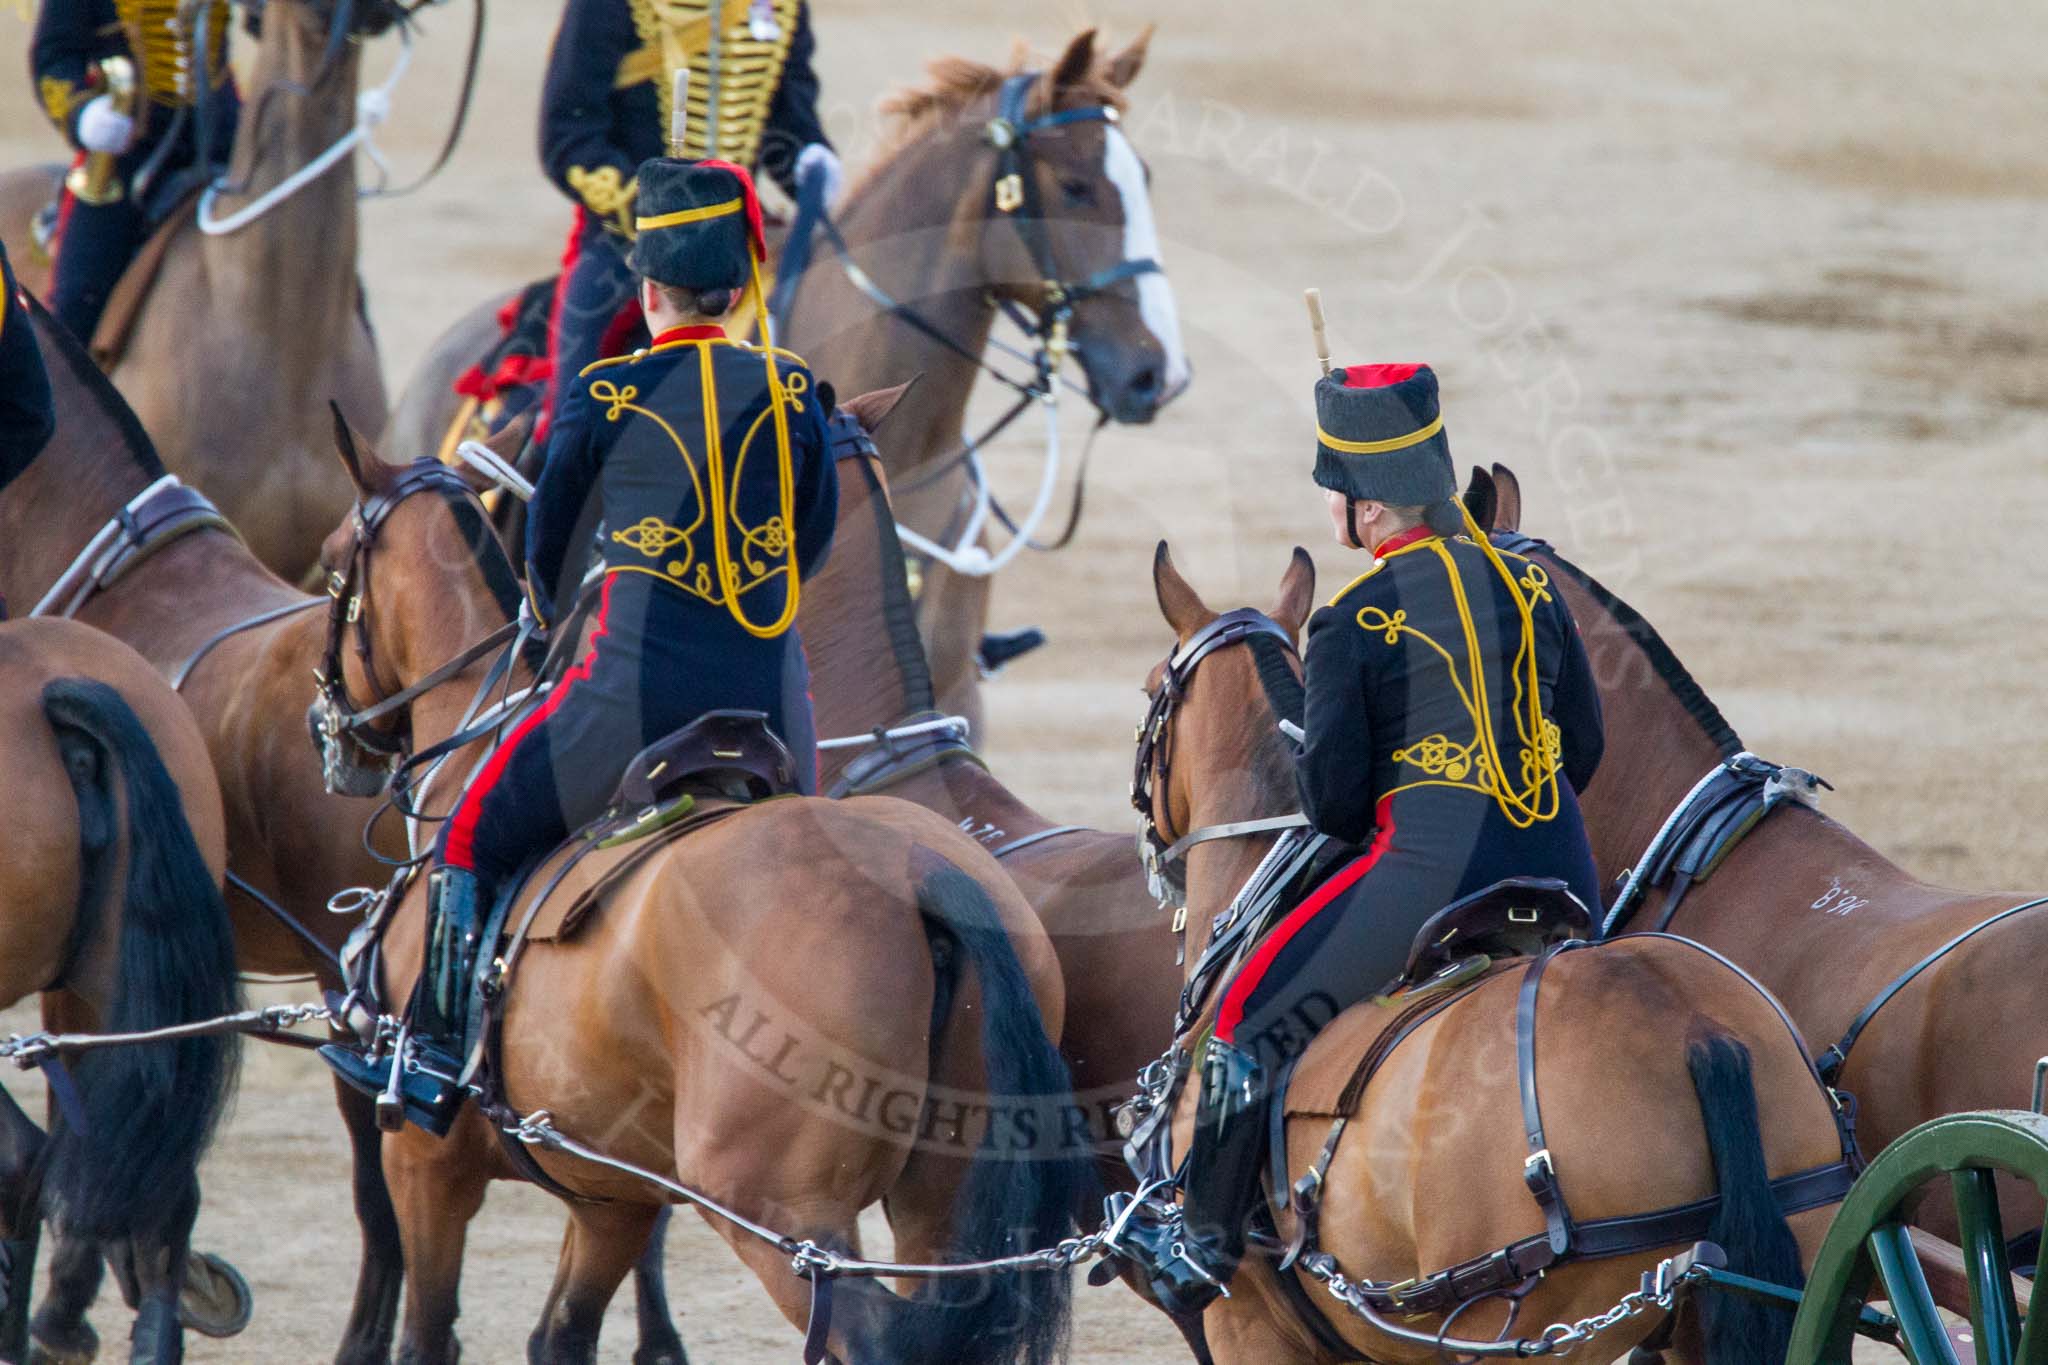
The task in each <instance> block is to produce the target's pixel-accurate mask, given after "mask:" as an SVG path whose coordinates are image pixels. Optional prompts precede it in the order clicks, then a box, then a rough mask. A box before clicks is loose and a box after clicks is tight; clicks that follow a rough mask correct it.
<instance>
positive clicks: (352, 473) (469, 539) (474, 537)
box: [320, 411, 526, 746]
mask: <svg viewBox="0 0 2048 1365" xmlns="http://www.w3.org/2000/svg"><path fill="white" fill-rule="evenodd" d="M334 426H335V447H336V451H337V453H338V454H339V456H340V459H341V464H342V468H343V469H344V470H346V471H347V473H348V476H349V479H350V481H351V483H353V485H354V487H355V494H356V501H355V506H354V507H353V508H351V509H350V511H349V515H348V518H347V519H346V520H345V521H344V522H343V523H342V524H341V525H340V526H339V527H337V528H336V529H335V531H334V532H333V533H332V534H331V535H329V536H328V537H327V539H326V541H325V542H323V543H322V545H321V547H320V568H321V571H322V573H323V574H324V575H325V577H326V580H327V591H328V593H329V595H330V597H332V599H333V605H332V608H331V609H330V612H329V617H328V638H327V646H326V651H325V655H324V660H323V663H322V666H321V674H322V684H321V686H322V692H323V694H325V696H326V697H327V698H328V700H329V701H330V702H331V703H333V704H334V705H335V706H336V707H338V708H339V711H340V713H341V714H342V715H344V716H348V715H352V713H354V712H360V711H364V710H368V709H370V708H372V707H375V706H377V705H378V704H379V703H381V702H383V701H385V700H387V699H389V698H392V697H396V696H398V695H399V694H400V693H402V692H404V691H406V689H408V688H410V687H412V686H413V685H414V684H415V683H417V682H418V681H419V680H420V679H421V678H423V677H425V676H427V675H428V674H429V673H431V672H433V671H434V670H435V669H436V668H437V667H439V666H440V665H441V664H443V663H444V662H445V661H447V660H448V659H449V658H450V656H452V655H454V654H456V653H457V652H458V651H459V650H461V649H462V648H463V647H465V646H467V645H469V644H472V643H473V642H475V641H478V640H481V639H483V638H485V637H487V636H488V635H490V633H491V632H492V631H494V630H496V629H497V628H498V627H500V626H502V625H503V624H504V623H505V621H506V620H507V619H509V618H510V616H511V615H512V613H513V612H515V611H517V609H518V605H519V582H518V578H517V577H516V576H515V575H514V573H513V571H512V565H511V561H510V560H509V559H507V558H506V555H505V551H504V547H503V546H502V545H500V544H499V542H498V538H497V536H496V534H495V533H494V532H493V531H492V530H491V525H490V521H489V519H488V517H487V516H486V515H485V513H484V510H483V506H482V504H481V503H480V502H479V501H478V500H477V497H476V490H475V489H474V487H473V486H472V485H471V484H470V482H469V481H467V480H466V479H465V478H464V477H463V476H462V475H460V474H458V473H456V472H455V471H454V470H452V469H450V468H448V467H447V466H445V465H442V464H440V463H439V462H438V461H434V460H415V461H413V462H412V463H411V464H406V465H392V464H386V463H385V462H384V461H383V460H382V459H381V458H379V456H378V455H377V452H376V451H375V450H374V449H372V448H371V446H370V445H369V443H368V441H366V440H365V439H364V438H363V437H362V436H360V435H359V434H357V433H356V432H355V431H353V430H352V429H350V427H349V426H348V424H347V422H345V421H344V420H342V418H341V415H340V413H339V412H338V411H337V412H336V414H335V418H334ZM525 438H526V427H525V424H524V423H515V424H514V425H513V426H511V427H507V428H506V430H505V431H504V432H502V433H500V435H499V436H498V437H496V438H494V441H493V448H494V449H496V450H497V453H498V454H499V455H501V456H503V457H507V458H509V457H510V455H511V454H512V453H514V452H515V451H516V449H517V447H518V445H519V443H521V442H523V441H524V440H525ZM422 495H425V496H422ZM478 666H479V667H481V664H479V665H478ZM409 711H410V708H409V707H406V708H398V709H394V710H393V711H392V712H390V713H389V714H385V715H379V716H378V718H377V719H376V721H375V722H374V723H372V722H369V721H368V720H367V718H365V722H364V728H366V729H369V730H372V731H374V732H375V735H377V736H382V737H384V738H390V737H391V736H393V735H394V734H395V733H396V732H398V731H401V730H402V729H403V728H404V727H405V726H406V725H407V723H408V722H409V720H410V716H409ZM356 737H357V738H365V737H366V736H363V735H357V736H356ZM376 742H377V741H376V739H375V738H374V737H370V743H371V744H372V745H373V746H374V744H375V743H376Z"/></svg>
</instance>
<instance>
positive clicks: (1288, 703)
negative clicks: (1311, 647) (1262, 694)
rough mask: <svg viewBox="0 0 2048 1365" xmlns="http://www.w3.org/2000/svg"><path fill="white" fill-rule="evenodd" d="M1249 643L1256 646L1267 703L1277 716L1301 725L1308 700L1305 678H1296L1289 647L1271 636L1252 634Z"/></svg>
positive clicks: (1246, 641)
mask: <svg viewBox="0 0 2048 1365" xmlns="http://www.w3.org/2000/svg"><path fill="white" fill-rule="evenodd" d="M1245 643H1246V644H1248V645H1250V646H1251V647H1252V660H1253V662H1254V663H1255V664H1257V666H1258V670H1259V686H1261V687H1263V688H1264V689H1265V691H1266V701H1267V704H1269V705H1270V706H1271V707H1272V708H1273V714H1274V715H1276V716H1278V717H1280V719H1282V720H1284V721H1287V722H1289V723H1291V724H1294V725H1299V724H1301V713H1302V709H1303V707H1304V706H1305V704H1306V699H1305V696H1304V694H1303V692H1302V687H1301V679H1300V678H1297V677H1295V676H1294V669H1293V667H1292V666H1291V665H1290V664H1289V663H1288V662H1287V650H1286V648H1285V647H1284V646H1282V645H1281V643H1280V642H1279V641H1278V640H1276V639H1274V638H1273V637H1272V636H1270V635H1248V636H1246V637H1245Z"/></svg>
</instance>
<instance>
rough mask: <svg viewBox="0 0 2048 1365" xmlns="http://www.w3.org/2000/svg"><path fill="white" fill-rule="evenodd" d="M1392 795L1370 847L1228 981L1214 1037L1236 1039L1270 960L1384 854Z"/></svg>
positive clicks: (1378, 812) (1383, 803)
mask: <svg viewBox="0 0 2048 1365" xmlns="http://www.w3.org/2000/svg"><path fill="white" fill-rule="evenodd" d="M1392 800H1393V798H1392V797H1385V796H1383V797H1381V798H1380V803H1379V805H1378V806H1377V807H1376V808H1375V809H1374V811H1373V820H1374V823H1375V824H1376V825H1377V826H1378V828H1377V829H1376V830H1375V832H1374V834H1373V836H1372V847H1370V848H1368V849H1367V850H1366V851H1365V852H1364V853H1362V854H1360V855H1359V856H1358V857H1356V858H1354V859H1352V860H1351V861H1350V862H1349V863H1346V864H1345V865H1344V866H1343V868H1341V869H1340V870H1339V871H1338V872H1337V875H1335V876H1334V877H1331V878H1330V879H1329V880H1328V881H1326V882H1324V883H1323V884H1322V885H1321V886H1319V887H1317V888H1316V889H1315V890H1314V891H1313V892H1312V893H1310V895H1309V898H1308V899H1307V900H1305V901H1303V902H1302V903H1301V904H1300V905H1297V906H1295V907H1294V909H1292V910H1290V911H1289V912H1288V914H1287V918H1286V919H1283V920H1281V921H1280V923H1279V925H1278V926H1277V927H1275V928H1274V930H1273V932H1271V933H1269V934H1267V935H1266V937H1265V939H1264V941H1263V942H1261V943H1260V944H1259V946H1258V948H1257V949H1256V950H1255V951H1254V952H1253V953H1252V955H1251V960H1250V961H1248V962H1246V963H1245V964H1244V966H1243V967H1242V968H1241V969H1240V970H1239V971H1238V973H1237V979H1236V980H1234V981H1232V982H1231V983H1230V989H1229V990H1227V991H1225V992H1224V994H1223V1004H1222V1006H1221V1007H1220V1008H1219V1009H1218V1010H1217V1012H1216V1036H1217V1037H1218V1038H1221V1039H1222V1040H1223V1041H1224V1042H1226V1043H1231V1044H1235V1043H1236V1041H1237V1038H1236V1034H1237V1026H1238V1025H1239V1024H1241V1023H1243V1022H1244V1007H1245V1002H1246V1001H1247V1000H1249V999H1251V996H1252V992H1253V991H1256V990H1257V989H1258V988H1259V983H1260V982H1262V981H1264V980H1265V978H1266V973H1267V971H1269V970H1270V969H1271V968H1272V966H1273V959H1274V958H1276V957H1278V956H1280V950H1281V949H1282V948H1285V947H1286V946H1287V945H1288V943H1289V942H1290V941H1291V940H1292V939H1293V938H1294V936H1295V935H1296V934H1298V933H1300V932H1301V931H1302V929H1303V928H1304V927H1305V926H1306V925H1307V924H1308V922H1309V921H1310V920H1312V919H1314V918H1315V917H1316V916H1317V915H1319V914H1321V913H1322V912H1323V911H1324V910H1326V909H1328V908H1329V905H1330V902H1332V901H1334V900H1336V899H1337V898H1338V897H1339V896H1341V895H1343V894H1344V893H1345V892H1346V891H1349V890H1350V889H1351V888H1352V887H1354V886H1356V885H1357V884H1358V879H1359V878H1361V877H1363V876H1364V875H1365V874H1366V873H1368V872H1370V871H1372V869H1373V866H1374V864H1376V863H1378V862H1379V860H1380V858H1381V857H1382V856H1383V855H1384V854H1385V853H1386V851H1387V846H1388V845H1389V844H1391V843H1392V842H1393V840H1394V817H1393V810H1392V807H1391V806H1390V805H1389V802H1391V801H1392Z"/></svg>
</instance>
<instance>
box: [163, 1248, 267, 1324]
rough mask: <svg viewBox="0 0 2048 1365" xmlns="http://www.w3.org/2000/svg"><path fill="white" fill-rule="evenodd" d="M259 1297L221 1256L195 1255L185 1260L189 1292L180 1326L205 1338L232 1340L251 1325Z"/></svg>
mask: <svg viewBox="0 0 2048 1365" xmlns="http://www.w3.org/2000/svg"><path fill="white" fill-rule="evenodd" d="M255 1311H256V1300H255V1296H254V1295H253V1294H251V1293H250V1292H249V1282H248V1281H247V1280H245V1279H243V1278H242V1272H241V1271H239V1270H237V1269H235V1268H234V1267H233V1266H231V1265H229V1264H228V1263H227V1262H226V1261H224V1260H222V1259H221V1258H220V1257H218V1256H214V1255H211V1254H209V1253H207V1252H203V1251H195V1252H193V1253H192V1254H191V1255H190V1256H187V1257H186V1258H185V1291H184V1293H182V1294H180V1295H179V1296H178V1324H179V1325H180V1326H182V1327H184V1328H186V1329H187V1330H188V1331H193V1332H198V1333H199V1334H200V1335H202V1336H209V1337H231V1336H233V1335H235V1333H237V1332H239V1331H241V1330H242V1329H243V1328H244V1327H247V1326H248V1325H249V1319H250V1318H251V1317H252V1316H253V1315H254V1314H255Z"/></svg>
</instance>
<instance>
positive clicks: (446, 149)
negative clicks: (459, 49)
mask: <svg viewBox="0 0 2048 1365" xmlns="http://www.w3.org/2000/svg"><path fill="white" fill-rule="evenodd" d="M442 3H445V0H415V3H413V4H412V5H411V6H410V7H409V8H404V9H402V10H401V12H400V15H399V19H398V24H397V28H398V41H399V49H398V59H397V61H395V62H394V63H393V64H392V68H391V74H390V75H389V76H387V77H385V79H384V82H383V84H381V85H377V86H374V87H372V88H371V89H368V90H363V91H360V92H358V93H357V95H356V107H355V120H354V122H353V123H352V124H351V125H350V127H349V130H348V131H347V132H345V133H343V134H342V135H341V136H340V137H338V138H336V139H335V140H334V141H333V142H332V143H330V144H329V145H328V146H327V148H326V149H325V150H323V151H321V152H320V153H319V154H318V155H317V156H315V157H314V158H313V159H312V160H310V161H308V162H307V163H306V164H305V165H303V166H301V167H299V168H298V169H297V170H295V171H293V172H292V173H291V174H289V175H287V176H286V177H285V178H284V179H283V180H281V181H279V182H278V183H277V184H275V185H273V186H272V187H271V188H269V189H268V190H265V191H264V192H263V193H262V194H260V195H258V196H257V197H256V198H255V199H253V200H251V201H250V202H249V203H247V204H244V205H243V206H242V207H240V208H238V209H236V210H235V211H234V212H232V213H230V214H228V215H227V216H226V217H220V218H217V217H215V216H214V212H213V209H214V205H215V204H216V203H217V202H218V201H219V199H220V196H222V195H224V194H227V195H242V194H246V193H248V185H247V183H246V182H244V183H242V184H236V183H234V182H232V181H229V180H228V179H226V178H225V177H222V178H217V179H215V180H213V181H211V182H210V183H208V185H207V186H206V189H205V191H204V192H202V193H201V195H200V197H199V205H198V210H197V214H196V221H197V222H198V225H199V230H200V231H201V232H203V233H205V234H206V235H207V236H209V237H222V236H226V235H227V234H229V233H232V232H238V231H240V230H241V229H242V228H245V227H247V226H249V224H251V223H253V222H255V221H256V220H257V219H259V218H262V217H263V216H264V215H265V214H268V213H269V212H270V211H271V210H273V209H275V208H277V207H278V206H279V205H280V204H282V203H284V202H285V201H286V200H288V199H290V198H291V197H292V196H293V195H295V194H297V193H298V192H299V191H300V190H303V189H305V188H306V186H308V185H310V184H312V183H313V182H314V181H316V180H318V179H320V177H322V176H323V175H325V174H327V172H328V171H330V170H332V169H333V168H334V167H335V166H336V165H337V164H339V163H340V162H341V161H342V160H343V159H344V158H346V157H348V156H349V155H351V154H352V153H354V152H356V151H358V150H360V151H361V152H362V153H363V154H364V155H366V156H368V157H369V158H370V160H371V162H372V163H373V164H374V165H375V166H376V168H377V183H376V184H375V185H372V186H369V187H367V188H364V189H359V190H357V191H356V197H357V198H358V199H377V198H396V197H398V196H400V195H405V194H411V193H412V192H413V191H415V190H417V189H419V188H420V187H421V186H423V185H425V184H427V183H428V182H429V181H431V180H432V179H434V177H435V176H437V175H439V174H440V173H441V170H442V168H443V167H445V166H446V165H447V164H448V160H449V158H450V157H452V156H453V155H454V154H455V148H456V145H457V144H458V143H459V142H460V141H461V140H462V131H463V129H464V127H465V126H467V124H468V121H469V110H470V105H471V103H472V102H473V100H474V96H475V94H476V81H477V74H478V71H479V69H480V65H481V58H482V55H483V35H484V4H485V0H474V4H475V11H474V13H475V18H474V20H473V21H472V23H471V26H470V37H469V49H468V55H467V56H466V57H465V58H464V61H463V72H462V87H461V93H460V95H459V96H458V97H457V101H456V106H455V113H454V116H453V118H452V119H451V120H450V122H449V127H448V134H447V136H446V137H445V138H443V139H442V142H441V146H440V149H439V150H438V151H437V152H436V153H435V155H434V159H433V161H432V162H431V163H430V164H429V165H428V167H427V169H426V170H425V171H424V172H422V173H421V174H420V176H419V177H418V178H417V179H415V180H414V181H413V182H412V183H410V184H408V185H404V186H402V187H400V188H398V189H393V188H391V163H390V162H388V161H386V160H385V159H384V153H383V151H382V150H381V149H380V148H379V147H378V146H377V142H376V131H377V129H378V128H379V127H381V126H383V124H384V123H385V122H386V121H387V120H388V119H389V118H390V117H391V104H392V95H393V94H394V93H395V92H396V90H397V89H398V85H399V83H400V82H401V81H402V80H403V79H404V78H405V74H406V72H407V71H408V70H409V69H410V68H411V66H412V45H413V19H414V16H416V15H417V14H418V13H419V12H420V10H422V9H424V8H425V7H426V6H427V5H429V4H442ZM351 11H352V6H351V5H347V4H344V5H342V6H340V7H339V8H337V9H336V11H335V17H334V21H333V26H332V28H331V29H330V31H329V33H328V43H327V51H326V53H325V54H324V55H323V56H322V58H321V62H320V69H319V72H318V73H317V75H316V76H315V78H314V82H313V84H314V86H318V85H319V83H320V81H321V80H323V79H325V78H326V76H327V74H328V72H329V71H330V69H331V68H332V67H333V65H334V62H335V61H336V60H337V59H338V56H339V54H340V51H341V48H342V45H343V44H344V43H346V42H347V41H349V39H350V34H349V31H348V26H349V21H350V18H351ZM202 53H204V49H203V48H202ZM201 60H202V61H206V60H208V58H207V57H206V56H204V55H202V58H201ZM207 79H209V80H210V79H211V73H208V74H207ZM271 93H272V91H271V90H268V89H266V90H265V91H264V92H263V95H262V97H260V98H259V99H258V100H257V102H256V107H255V109H254V110H252V111H251V116H252V117H253V118H255V119H256V120H258V121H259V127H260V120H261V117H262V112H263V108H264V106H265V105H266V104H267V103H268V101H269V97H270V95H271ZM293 93H296V94H298V95H299V96H301V97H302V98H303V97H306V96H309V95H310V94H311V93H312V92H311V89H310V88H309V89H301V90H295V91H294V92H293Z"/></svg>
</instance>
